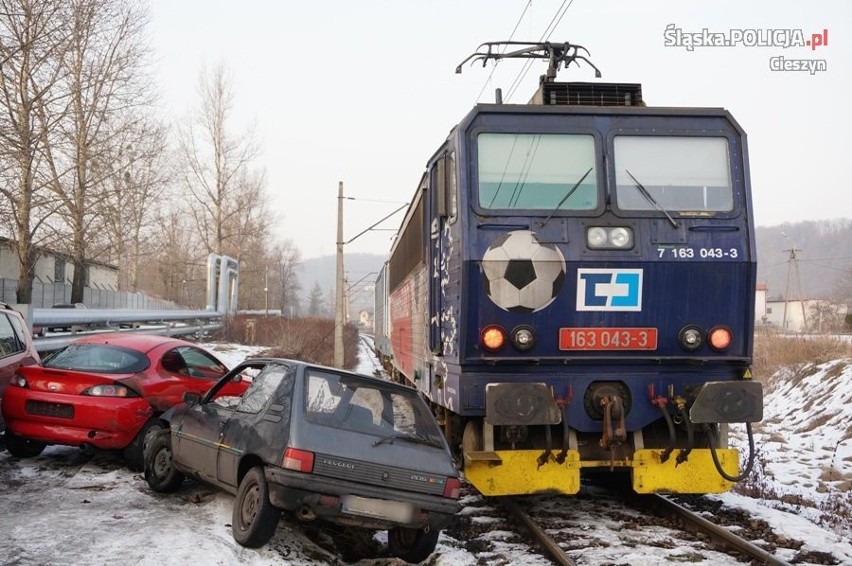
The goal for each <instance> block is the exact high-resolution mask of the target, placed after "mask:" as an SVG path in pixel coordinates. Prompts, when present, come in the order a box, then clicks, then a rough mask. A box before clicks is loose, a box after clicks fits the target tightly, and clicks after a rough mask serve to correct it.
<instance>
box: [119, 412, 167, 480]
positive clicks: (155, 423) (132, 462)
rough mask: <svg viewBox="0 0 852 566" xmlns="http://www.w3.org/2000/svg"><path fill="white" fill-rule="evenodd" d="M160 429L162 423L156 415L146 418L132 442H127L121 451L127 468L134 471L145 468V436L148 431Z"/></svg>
mask: <svg viewBox="0 0 852 566" xmlns="http://www.w3.org/2000/svg"><path fill="white" fill-rule="evenodd" d="M162 429H163V425H162V423H160V420H159V419H158V418H157V417H152V418H150V419H148V421H147V422H146V423H145V424H144V425H142V428H141V429H140V430H139V433H138V434H137V435H136V438H134V439H133V442H131V443H130V444H128V445H127V447H126V448H125V449H124V450H123V452H122V453H123V454H124V461H125V462H126V463H127V467H128V468H130V469H131V470H133V471H134V472H141V471H143V470H144V469H145V437H146V436H148V433H150V432H153V431H155V430H162Z"/></svg>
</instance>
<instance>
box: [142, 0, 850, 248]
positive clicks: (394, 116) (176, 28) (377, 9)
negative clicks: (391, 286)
mask: <svg viewBox="0 0 852 566" xmlns="http://www.w3.org/2000/svg"><path fill="white" fill-rule="evenodd" d="M569 2H570V5H569ZM150 6H151V27H150V34H151V47H152V49H153V52H154V57H155V61H156V65H155V68H156V75H155V79H156V83H157V87H158V89H159V92H160V95H161V106H162V111H163V113H164V116H165V117H166V118H167V119H169V120H179V119H181V118H182V117H184V116H186V114H187V113H188V111H189V109H190V108H191V107H192V105H193V104H196V101H197V94H196V93H197V86H198V79H199V76H200V73H201V72H202V69H204V68H205V67H206V68H211V67H214V66H216V65H218V64H220V63H221V64H224V65H225V67H226V68H227V69H228V70H229V71H230V73H231V77H232V80H233V88H234V93H235V100H234V114H233V116H234V120H233V131H234V132H235V133H239V132H242V131H244V130H245V129H246V128H249V127H251V126H253V127H254V128H255V132H256V134H257V137H258V139H259V141H260V143H261V145H262V148H263V152H262V155H261V156H260V158H259V159H258V161H257V163H256V166H258V167H260V168H263V169H264V170H265V171H266V175H267V180H268V190H269V194H270V198H271V203H272V209H273V210H274V211H275V212H276V214H277V221H276V228H275V235H276V238H287V239H290V240H292V241H293V243H294V244H295V245H296V247H298V248H299V249H300V250H301V251H302V254H303V257H305V258H310V257H316V256H320V255H326V254H333V253H335V242H336V235H337V232H336V230H337V224H336V222H337V192H338V183H340V182H342V183H343V185H344V195H345V196H346V197H347V200H345V201H344V213H343V218H344V241H347V240H350V239H352V238H353V237H355V236H356V235H357V234H359V233H360V232H362V231H363V230H365V229H367V228H369V227H370V226H371V225H373V224H374V223H375V222H378V221H379V220H380V219H382V218H383V217H384V216H386V215H387V214H389V213H391V212H393V211H394V210H395V209H396V208H398V207H399V206H400V205H402V204H404V203H405V202H408V201H409V200H410V198H411V196H412V195H413V194H414V191H415V189H416V186H417V183H418V182H419V180H420V176H421V174H422V172H423V170H424V167H425V164H426V162H427V160H428V159H429V157H430V156H431V155H432V154H433V153H434V151H435V150H436V149H437V148H438V147H439V146H440V145H441V143H442V142H443V141H444V140H445V139H446V136H447V134H448V132H449V131H450V129H451V128H452V127H453V126H454V125H455V124H457V123H458V122H459V121H460V120H461V119H462V118H463V117H464V115H465V114H466V113H467V112H468V111H469V110H470V109H471V108H472V106H473V105H474V104H476V103H477V101H479V102H483V103H484V102H493V100H494V90H495V88H498V87H499V88H502V90H503V93H504V101H505V102H508V103H524V102H525V101H526V100H528V99H529V97H530V96H531V95H532V93H533V92H534V91H535V89H536V88H537V84H538V76H539V75H540V74H542V73H543V72H544V70H545V63H544V62H537V63H535V64H534V65H533V67H532V68H531V69H530V70H529V71H528V72H527V73H526V75H522V70H523V62H521V61H512V60H507V61H504V62H501V63H500V64H499V65H497V66H494V65H493V63H489V64H488V66H486V67H485V68H483V67H482V66H481V65H480V64H477V65H474V66H465V67H464V69H463V72H462V73H461V74H455V68H456V66H457V65H458V64H459V63H460V62H461V61H462V60H464V59H465V58H466V57H467V56H468V55H470V54H472V53H473V52H474V51H475V50H476V48H477V47H478V45H479V44H481V43H482V42H485V41H499V40H507V39H509V38H510V37H511V38H512V39H513V40H516V41H539V40H542V39H543V38H544V39H549V40H550V41H555V42H563V41H570V42H572V43H577V44H580V45H583V46H585V47H586V48H587V49H588V50H589V52H590V53H591V60H592V61H593V62H594V63H595V65H596V66H597V67H598V68H599V69H600V70H601V71H602V73H603V76H602V78H601V79H600V80H601V81H606V82H619V81H620V82H640V83H642V85H643V96H644V99H645V101H646V102H647V103H648V104H649V105H654V106H710V107H723V108H726V109H728V110H729V111H730V112H731V113H732V114H733V116H734V117H735V118H736V120H737V121H738V122H739V123H740V125H741V126H742V127H743V128H744V129H745V130H746V132H747V134H748V143H749V152H750V159H751V178H752V187H753V194H754V197H753V198H754V216H755V222H756V224H757V225H758V226H775V225H779V224H783V223H785V222H798V221H803V220H821V219H829V218H848V217H852V197H850V196H849V189H850V188H852V168H850V167H848V166H847V163H846V162H847V161H848V157H847V154H848V148H849V144H848V142H847V140H846V136H847V135H848V134H847V133H848V132H850V131H852V111H850V109H849V104H848V96H849V93H850V91H852V60H850V59H852V4H850V3H849V2H848V1H846V0H826V1H821V2H812V3H805V2H800V1H793V0H783V1H769V0H759V1H753V2H738V1H732V0H721V1H709V0H698V1H694V2H681V1H678V0H649V1H646V2H641V3H637V2H629V1H627V0H601V1H592V0H532V1H528V0H511V1H509V0H464V1H463V2H459V1H458V0H429V1H422V0H421V1H413V0H357V1H356V0H326V1H322V2H319V1H317V2H298V3H296V2H292V1H288V0H283V1H276V0H244V1H241V2H234V1H232V0H179V1H175V0H152V1H151V4H150ZM563 6H568V8H567V11H565V12H564V16H563V17H562V18H561V19H558V16H557V14H559V13H561V11H560V8H561V7H563ZM557 21H558V23H556V22H557ZM552 23H555V26H553V25H551V24H552ZM516 27H517V29H516ZM667 28H668V32H667ZM705 29H706V30H707V34H716V33H719V34H726V35H727V36H728V37H730V38H733V39H734V40H735V41H736V44H735V45H733V46H728V47H725V46H697V47H696V46H692V48H691V49H690V48H688V46H687V45H685V44H686V43H688V41H689V39H683V38H695V37H696V36H695V35H694V34H698V36H700V37H702V38H703V37H705V33H704V30H705ZM513 30H516V31H514V35H513ZM798 34H801V37H802V38H803V39H804V40H807V41H809V40H811V38H812V37H813V35H814V34H818V35H819V36H820V40H821V41H822V43H823V44H822V45H819V46H814V45H811V46H808V45H804V46H797V45H793V46H789V47H784V46H783V45H781V43H782V42H783V41H784V40H785V38H792V40H794V41H795V40H796V38H797V37H799V35H798ZM737 37H739V38H740V39H736V38H737ZM755 37H757V41H761V38H763V40H766V39H767V38H772V40H773V41H774V43H775V45H769V46H765V45H764V46H761V45H754V44H753V39H754V38H755ZM679 38H680V39H679ZM812 43H816V41H814V42H812ZM779 57H780V58H783V61H782V60H781V59H779ZM800 61H804V63H799V62H800ZM773 65H774V66H776V67H778V66H784V65H787V66H807V65H817V66H824V70H820V71H817V72H814V73H811V72H809V71H807V70H805V71H792V70H789V71H785V70H773V69H772V68H771V67H772V66H773ZM519 76H520V77H521V80H520V83H519V84H518V85H517V86H516V87H515V88H514V90H513V93H512V96H511V97H507V96H506V95H507V94H508V93H509V91H510V90H512V89H511V87H512V85H513V84H514V83H516V80H517V79H518V78H519ZM558 78H559V80H563V81H568V80H579V81H593V80H595V79H594V75H593V72H592V71H591V70H590V69H588V68H582V69H578V68H577V67H572V69H571V70H570V71H569V72H565V71H563V72H561V73H560V74H559V77H558ZM350 199H352V200H350ZM401 219H402V214H401V213H400V214H398V215H396V216H393V217H391V218H390V220H388V221H386V222H385V223H382V224H380V225H379V226H378V228H385V229H388V230H391V229H395V228H396V227H398V225H399V222H400V221H401ZM392 233H393V232H392V231H380V230H371V231H368V232H366V233H365V234H364V235H362V236H358V237H357V238H355V239H354V240H353V241H352V242H351V243H349V244H347V245H346V246H345V252H346V253H352V252H369V253H379V254H384V253H387V251H388V250H389V248H390V245H391V237H392Z"/></svg>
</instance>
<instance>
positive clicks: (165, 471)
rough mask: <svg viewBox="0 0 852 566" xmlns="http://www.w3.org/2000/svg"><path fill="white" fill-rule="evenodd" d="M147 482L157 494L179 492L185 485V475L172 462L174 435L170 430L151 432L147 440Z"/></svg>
mask: <svg viewBox="0 0 852 566" xmlns="http://www.w3.org/2000/svg"><path fill="white" fill-rule="evenodd" d="M145 481H147V482H148V486H149V487H150V488H151V489H153V490H154V491H156V492H159V493H168V492H172V491H175V490H177V488H179V487H180V484H182V483H183V474H182V473H180V472H179V471H177V470H176V469H175V467H174V462H173V461H172V434H171V431H170V430H167V429H160V430H154V431H151V432H150V433H149V434H148V436H147V437H146V439H145Z"/></svg>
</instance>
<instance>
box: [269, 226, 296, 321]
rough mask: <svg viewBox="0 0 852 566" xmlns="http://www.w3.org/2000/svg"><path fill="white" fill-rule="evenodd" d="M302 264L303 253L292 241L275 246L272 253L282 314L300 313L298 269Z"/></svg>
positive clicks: (285, 241) (284, 241)
mask: <svg viewBox="0 0 852 566" xmlns="http://www.w3.org/2000/svg"><path fill="white" fill-rule="evenodd" d="M301 262H302V252H301V251H300V250H299V248H297V247H296V246H295V245H294V244H293V241H292V240H283V241H281V242H279V243H278V245H276V246H275V249H274V250H273V253H272V263H273V264H274V266H275V267H276V271H277V286H278V292H279V297H280V301H281V314H284V315H287V316H293V315H295V314H298V312H299V295H300V294H301V284H300V283H299V276H298V273H297V271H298V269H299V266H300V264H301Z"/></svg>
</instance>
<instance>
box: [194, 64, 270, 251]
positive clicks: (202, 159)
mask: <svg viewBox="0 0 852 566" xmlns="http://www.w3.org/2000/svg"><path fill="white" fill-rule="evenodd" d="M198 94H199V99H200V103H199V106H198V107H197V108H196V109H195V110H194V111H193V112H192V114H191V115H190V117H189V120H188V122H187V124H186V125H185V126H184V127H183V128H182V130H181V132H180V136H179V138H180V149H181V153H182V156H183V158H184V160H185V162H186V171H187V173H186V177H185V179H184V180H185V183H186V188H187V191H188V195H189V202H190V207H191V211H192V215H193V218H194V220H195V224H196V226H197V228H198V232H199V235H200V237H201V239H202V241H203V242H204V244H205V246H206V247H207V251H208V253H216V254H227V255H229V256H232V257H234V258H236V259H241V256H243V255H244V254H243V253H242V251H243V250H242V247H243V245H244V243H245V242H247V241H249V240H251V239H252V238H257V237H262V238H263V239H265V238H266V236H267V233H268V229H269V224H270V221H271V217H270V215H269V214H268V210H267V198H266V193H265V184H266V179H265V175H264V174H263V172H262V171H260V170H257V169H253V168H252V163H253V161H254V160H255V159H256V158H257V157H258V156H259V150H258V147H257V144H256V143H255V141H254V137H253V131H252V129H251V128H248V129H247V130H246V131H245V132H244V133H243V134H241V135H234V134H233V133H232V132H231V121H232V118H233V117H232V112H233V98H234V95H233V90H232V85H231V80H230V77H229V75H228V73H227V72H226V70H225V67H224V66H223V65H221V64H220V65H219V66H217V67H216V68H215V69H214V70H213V72H212V74H208V73H206V72H204V73H202V75H201V78H200V81H199V89H198Z"/></svg>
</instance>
